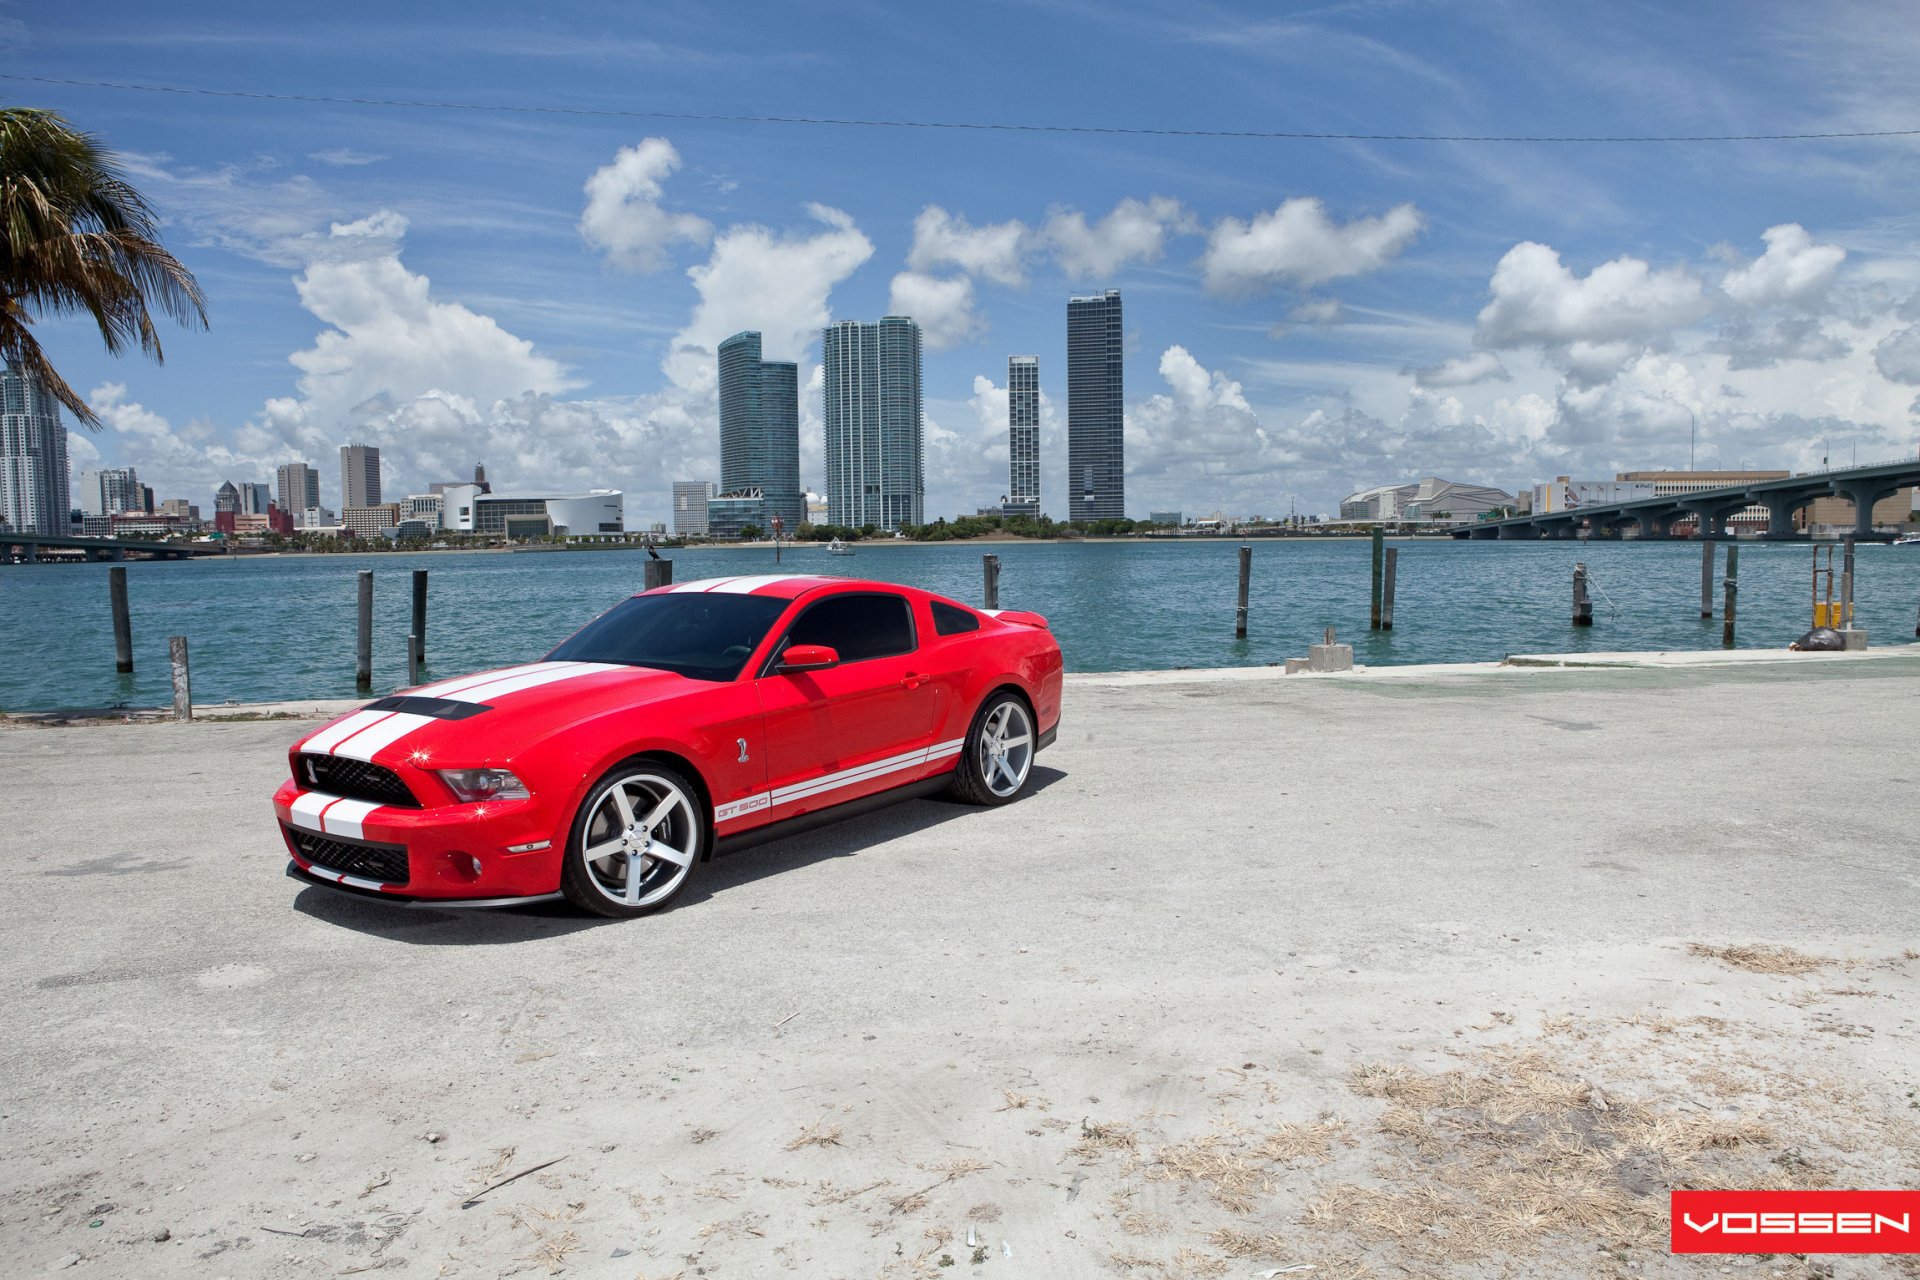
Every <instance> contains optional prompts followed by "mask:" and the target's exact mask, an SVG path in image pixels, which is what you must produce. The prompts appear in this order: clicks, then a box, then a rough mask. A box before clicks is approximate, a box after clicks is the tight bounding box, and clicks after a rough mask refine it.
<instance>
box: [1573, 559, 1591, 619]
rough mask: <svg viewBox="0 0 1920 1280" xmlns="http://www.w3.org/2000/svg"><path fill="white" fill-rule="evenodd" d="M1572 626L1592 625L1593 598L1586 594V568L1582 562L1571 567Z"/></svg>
mask: <svg viewBox="0 0 1920 1280" xmlns="http://www.w3.org/2000/svg"><path fill="white" fill-rule="evenodd" d="M1573 625H1574V626H1576V627H1590V626H1592V625H1593V598H1592V597H1591V596H1589V595H1588V594H1587V566H1586V563H1585V562H1584V561H1582V562H1581V563H1579V564H1576V565H1574V566H1573Z"/></svg>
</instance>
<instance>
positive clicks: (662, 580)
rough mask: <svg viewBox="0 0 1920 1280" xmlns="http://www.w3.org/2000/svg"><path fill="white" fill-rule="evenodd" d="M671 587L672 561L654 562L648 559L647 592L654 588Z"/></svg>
mask: <svg viewBox="0 0 1920 1280" xmlns="http://www.w3.org/2000/svg"><path fill="white" fill-rule="evenodd" d="M672 585H673V561H671V560H654V559H652V558H649V559H648V560H647V588H646V589H647V590H648V591H651V590H653V589H654V588H655V587H670V586H672Z"/></svg>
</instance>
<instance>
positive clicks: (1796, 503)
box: [1764, 495, 1810, 542]
mask: <svg viewBox="0 0 1920 1280" xmlns="http://www.w3.org/2000/svg"><path fill="white" fill-rule="evenodd" d="M1764 501H1765V503H1766V508H1767V538H1768V539H1769V540H1771V541H1777V542H1785V541H1787V540H1788V539H1790V538H1792V537H1793V536H1794V529H1793V513H1794V512H1796V511H1798V510H1799V509H1800V508H1801V507H1803V506H1805V505H1806V504H1807V503H1808V501H1810V499H1808V498H1805V497H1773V496H1771V495H1769V496H1767V497H1766V498H1765V499H1764Z"/></svg>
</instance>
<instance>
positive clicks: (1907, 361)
mask: <svg viewBox="0 0 1920 1280" xmlns="http://www.w3.org/2000/svg"><path fill="white" fill-rule="evenodd" d="M1873 364H1874V367H1875V368H1877V369H1878V370H1880V374H1881V376H1882V377H1885V378H1889V379H1891V380H1892V381H1894V382H1902V383H1905V384H1907V385H1908V386H1920V324H1917V325H1911V326H1909V327H1907V328H1905V329H1896V330H1895V331H1894V332H1892V333H1889V334H1888V335H1887V336H1886V337H1884V338H1882V339H1881V340H1880V342H1879V344H1878V345H1877V346H1875V347H1874V349H1873Z"/></svg>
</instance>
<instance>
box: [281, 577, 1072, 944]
mask: <svg viewBox="0 0 1920 1280" xmlns="http://www.w3.org/2000/svg"><path fill="white" fill-rule="evenodd" d="M1060 675H1061V661H1060V646H1059V644H1058V643H1056V642H1055V640H1054V638H1053V634H1052V632H1050V631H1049V630H1048V629H1047V623H1046V619H1044V618H1042V617H1040V616H1039V615H1037V614H1032V613H1021V612H1015V611H997V610H986V611H982V610H976V609H970V608H968V607H967V606H965V605H962V604H957V603H955V602H954V601H952V600H948V599H944V598H943V597H940V596H936V595H931V594H929V593H928V592H925V591H918V590H915V589H913V588H911V587H901V586H894V585H891V584H889V583H884V582H855V581H849V580H847V579H844V578H823V577H813V576H809V575H804V574H803V575H784V576H773V577H750V578H713V579H709V580H706V581H703V582H688V583H682V584H679V585H676V586H670V587H661V588H658V589H656V590H653V591H648V592H644V593H642V594H640V595H637V596H634V597H632V598H631V599H628V600H625V601H622V602H621V603H620V604H618V605H616V606H614V607H613V608H612V609H610V610H608V611H607V612H606V613H604V614H602V615H600V617H598V618H596V619H594V620H593V621H592V622H590V623H588V624H587V625H586V626H585V627H583V628H581V629H580V630H579V631H578V632H577V633H575V634H574V636H573V637H572V638H571V639H569V640H567V641H566V642H565V643H563V644H562V645H560V647H559V648H557V649H555V650H554V651H553V652H552V653H549V654H548V655H547V656H546V658H545V659H543V660H542V661H540V662H535V663H530V664H528V665H526V666H519V667H505V668H502V669H500V670H497V671H486V672H482V673H480V674H478V675H471V676H462V677H461V678H459V679H457V680H442V681H439V682H438V683H435V684H430V685H424V686H422V687H420V688H417V689H409V690H407V691H405V692H403V693H398V694H395V695H393V696H392V697H389V698H381V699H380V700H379V701H377V702H372V703H369V704H368V705H367V706H366V707H365V708H363V709H361V710H359V711H356V712H354V713H353V714H352V715H349V716H345V717H343V718H341V719H339V720H335V721H334V722H333V723H332V724H329V725H327V726H326V727H324V728H322V729H320V730H318V731H316V732H314V733H311V734H308V735H307V736H306V737H304V738H302V739H301V740H300V741H298V742H296V743H295V744H294V745H293V749H292V751H291V753H290V762H291V764H292V766H293V777H292V778H291V779H289V780H288V781H287V782H286V783H285V784H283V785H282V786H281V788H280V790H279V791H278V792H276V793H275V794H274V797H273V809H274V814H275V816H276V817H278V818H279V820H280V828H281V832H282V834H283V835H284V836H285V838H286V842H287V848H288V850H289V851H290V852H291V853H292V854H293V861H292V863H291V864H290V865H289V866H288V868H287V872H288V874H289V875H292V876H294V877H295V878H296V879H300V880H304V881H307V882H309V883H312V884H318V885H325V886H328V887H330V888H335V889H341V890H344V891H347V892H352V893H360V894H363V895H370V896H374V897H378V898H380V899H381V900H383V901H391V902H401V903H409V904H412V905H416V906H503V905H507V904H510V903H518V902H527V901H535V900H539V899H543V898H554V897H559V896H561V895H565V896H566V898H567V899H568V900H569V901H571V902H573V903H574V904H576V905H578V906H580V907H583V908H585V909H586V910H588V911H593V912H597V913H599V914H601V915H606V916H637V915H644V914H646V913H647V912H650V911H656V910H659V909H660V908H661V907H664V906H666V905H667V904H668V903H669V902H671V901H673V899H674V898H675V896H677V895H678V894H679V893H680V892H681V890H683V889H684V888H685V887H686V885H687V881H688V879H689V878H690V877H691V876H692V875H693V873H694V869H695V866H696V865H697V864H698V863H700V862H701V861H703V860H705V859H707V858H710V857H712V856H713V854H714V853H715V852H716V851H724V850H728V849H731V848H734V847H738V846H742V845H746V844H752V843H758V842H759V841H760V840H763V839H770V838H773V837H775V836H780V835H786V834H789V833H791V832H793V831H796V830H800V829H803V828H805V827H810V826H814V825H817V824H819V823H822V822H828V821H832V820H834V819H837V818H841V817H845V816H847V815H849V814H851V813H854V812H858V811H862V810H866V809H870V808H875V807H878V806H879V805H882V804H888V803H891V802H893V801H895V800H902V799H906V798H908V797H910V796H916V795H925V794H929V793H931V792H934V791H939V790H947V791H951V792H952V793H953V794H954V795H956V796H958V797H959V798H960V799H962V800H966V801H970V802H972V803H975V804H987V805H997V804H1005V803H1007V802H1008V801H1010V800H1012V799H1014V798H1015V797H1016V796H1018V795H1019V794H1020V792H1021V791H1022V790H1023V789H1024V788H1025V786H1026V785H1027V779H1028V777H1029V775H1030V774H1031V771H1032V769H1033V759H1034V755H1035V753H1036V752H1038V751H1039V750H1040V749H1041V748H1042V747H1045V746H1047V745H1048V744H1049V743H1051V742H1052V741H1053V739H1054V735H1055V734H1056V733H1057V732H1058V730H1059V723H1060Z"/></svg>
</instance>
